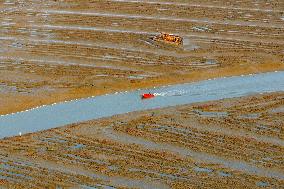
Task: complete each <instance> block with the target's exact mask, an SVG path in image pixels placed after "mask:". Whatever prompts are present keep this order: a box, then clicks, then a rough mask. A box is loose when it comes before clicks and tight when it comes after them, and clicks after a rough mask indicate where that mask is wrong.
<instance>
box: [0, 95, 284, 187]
mask: <svg viewBox="0 0 284 189" xmlns="http://www.w3.org/2000/svg"><path fill="white" fill-rule="evenodd" d="M283 118H284V93H267V94H263V95H258V96H250V97H242V98H233V99H226V100H221V101H212V102H204V103H196V104H192V105H182V106H175V107H169V108H163V109H156V110H151V111H143V112H132V113H129V114H125V115H118V116H113V117H110V118H103V119H98V120H92V121H87V122H83V123H77V124H72V125H67V126H64V127H60V128H56V129H51V130H47V131H42V132H37V133H32V134H26V135H23V136H18V137H12V138H7V139H3V140H1V141H0V146H1V149H0V157H1V161H0V178H1V182H2V186H3V187H4V188H6V187H7V188H44V187H47V188H60V187H63V188H64V187H66V188H69V187H71V188H72V187H74V188H84V187H86V188H87V186H88V187H96V188H106V187H114V188H260V187H268V188H281V187H282V186H283V184H284V172H283V170H284V161H283V153H284V131H283V126H284V119H283Z"/></svg>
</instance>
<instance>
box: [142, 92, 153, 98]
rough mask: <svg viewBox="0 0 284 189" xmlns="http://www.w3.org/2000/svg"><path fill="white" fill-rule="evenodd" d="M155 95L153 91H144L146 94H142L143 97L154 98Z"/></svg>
mask: <svg viewBox="0 0 284 189" xmlns="http://www.w3.org/2000/svg"><path fill="white" fill-rule="evenodd" d="M154 97H155V95H154V94H151V93H144V94H142V95H141V98H142V99H147V98H154Z"/></svg>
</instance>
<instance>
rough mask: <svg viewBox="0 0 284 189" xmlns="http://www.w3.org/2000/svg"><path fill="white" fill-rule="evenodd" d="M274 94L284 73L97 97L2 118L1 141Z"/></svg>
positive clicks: (283, 83) (282, 83) (283, 80)
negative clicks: (148, 95)
mask: <svg viewBox="0 0 284 189" xmlns="http://www.w3.org/2000/svg"><path fill="white" fill-rule="evenodd" d="M149 91H150V92H152V93H156V94H157V95H160V96H157V97H155V98H153V99H149V100H141V98H140V95H141V94H142V93H145V92H149ZM274 91H284V72H282V71H281V72H270V73H263V74H257V75H248V76H236V77H230V78H220V79H213V80H207V81H201V82H196V83H190V84H180V85H174V86H167V87H161V88H155V89H148V90H136V91H132V92H123V93H115V94H111V95H103V96H97V97H92V98H86V99H80V100H74V101H69V102H63V103H58V104H53V105H49V106H42V107H39V108H35V109H32V110H26V111H23V112H19V113H15V114H9V115H2V116H0V131H1V133H0V138H3V137H9V136H14V135H18V134H19V133H21V134H25V133H30V132H35V131H40V130H45V129H50V128H55V127H59V126H63V125H66V124H71V123H77V122H82V121H86V120H91V119H97V118H102V117H108V116H112V115H116V114H123V113H127V112H132V111H138V110H146V109H154V108H162V107H167V106H174V105H182V104H189V103H194V102H204V101H209V100H218V99H223V98H232V97H241V96H246V95H252V94H255V93H264V92H274Z"/></svg>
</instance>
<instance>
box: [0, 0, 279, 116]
mask: <svg viewBox="0 0 284 189" xmlns="http://www.w3.org/2000/svg"><path fill="white" fill-rule="evenodd" d="M283 8H284V4H283V2H282V1H269V2H265V1H260V2H254V1H239V2H235V1H232V0H230V1H223V0H218V1H214V3H213V2H211V1H206V0H205V1H190V2H188V1H183V0H174V1H164V0H163V1H132V0H123V1H116V0H100V1H84V3H82V1H78V0H72V1H67V0H62V1H53V0H45V1H37V2H35V1H32V0H26V1H20V0H3V1H2V3H1V4H0V11H1V14H0V32H1V36H0V63H1V64H0V75H1V77H0V113H1V114H6V113H11V112H16V111H21V110H25V109H29V108H33V107H36V106H39V105H43V104H52V103H55V102H61V101H65V100H71V99H76V98H82V97H89V96H93V95H101V94H105V93H112V92H116V91H125V90H130V89H138V88H148V87H154V86H161V85H166V84H175V83H185V82H191V81H197V80H203V79H208V78H215V77H222V76H232V75H241V74H249V73H259V72H267V71H274V70H284V64H283V58H284V56H283V48H284V41H283V39H284V21H283V14H284V13H283ZM159 32H168V33H174V34H177V35H179V36H182V37H183V38H184V42H183V45H182V46H180V47H176V46H172V45H165V44H163V43H153V41H151V40H150V38H151V37H153V36H154V35H157V34H158V33H159Z"/></svg>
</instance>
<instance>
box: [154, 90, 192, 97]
mask: <svg viewBox="0 0 284 189" xmlns="http://www.w3.org/2000/svg"><path fill="white" fill-rule="evenodd" d="M186 94H190V91H186V90H172V91H166V92H160V93H154V95H155V96H183V95H186Z"/></svg>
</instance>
